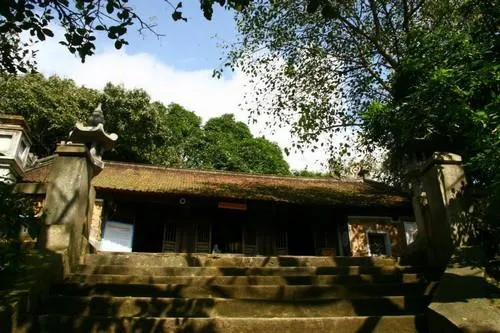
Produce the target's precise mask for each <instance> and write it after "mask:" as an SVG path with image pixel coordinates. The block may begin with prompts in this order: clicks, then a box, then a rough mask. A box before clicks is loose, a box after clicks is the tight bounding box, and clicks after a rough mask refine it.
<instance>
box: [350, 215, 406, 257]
mask: <svg viewBox="0 0 500 333" xmlns="http://www.w3.org/2000/svg"><path fill="white" fill-rule="evenodd" d="M348 229H349V241H350V243H351V252H352V255H353V256H368V255H369V250H368V238H367V232H385V233H387V235H388V236H389V241H390V249H391V254H390V255H392V256H396V257H399V256H401V255H402V254H403V251H404V249H405V248H406V239H405V232H404V224H403V223H402V222H399V221H397V222H393V221H392V220H391V219H390V218H384V217H375V218H364V217H350V218H349V223H348Z"/></svg>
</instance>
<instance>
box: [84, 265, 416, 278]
mask: <svg viewBox="0 0 500 333" xmlns="http://www.w3.org/2000/svg"><path fill="white" fill-rule="evenodd" d="M423 271H424V268H423V267H419V266H381V267H369V266H345V267H329V266H327V267H324V266H322V267H314V266H306V267H161V266H128V265H80V266H78V267H77V269H76V271H75V272H76V273H81V274H118V275H155V276H156V275H161V276H165V275H167V276H168V275H170V276H225V275H226V276H227V275H231V276H247V275H266V276H269V275H271V276H288V275H308V276H309V275H359V274H381V275H384V274H396V275H400V274H403V273H421V272H423Z"/></svg>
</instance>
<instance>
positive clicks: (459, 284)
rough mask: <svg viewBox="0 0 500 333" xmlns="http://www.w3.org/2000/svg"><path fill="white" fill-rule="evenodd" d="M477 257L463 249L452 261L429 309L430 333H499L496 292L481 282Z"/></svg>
mask: <svg viewBox="0 0 500 333" xmlns="http://www.w3.org/2000/svg"><path fill="white" fill-rule="evenodd" d="M478 254H479V256H481V254H480V251H478V250H477V249H473V248H465V249H459V251H457V252H456V254H455V255H454V256H453V257H452V260H451V263H450V265H449V267H448V268H447V269H446V270H445V272H444V275H443V277H442V279H441V281H440V284H439V287H438V288H437V290H436V294H435V296H434V298H433V300H432V303H431V304H430V305H429V327H430V328H431V331H432V332H477V333H487V332H500V288H498V287H497V286H495V285H493V284H490V283H488V281H487V280H486V279H485V273H484V269H483V268H481V265H482V264H483V263H484V260H481V258H478ZM481 257H482V256H481Z"/></svg>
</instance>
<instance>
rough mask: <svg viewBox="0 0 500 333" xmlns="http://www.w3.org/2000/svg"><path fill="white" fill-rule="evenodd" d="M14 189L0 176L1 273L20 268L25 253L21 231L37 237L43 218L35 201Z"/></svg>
mask: <svg viewBox="0 0 500 333" xmlns="http://www.w3.org/2000/svg"><path fill="white" fill-rule="evenodd" d="M12 190H13V184H10V183H8V182H6V179H3V178H2V177H0V275H1V273H4V272H15V271H17V270H18V269H19V268H20V264H22V259H23V254H24V251H23V248H22V240H21V232H22V231H24V230H26V231H27V233H28V234H29V235H30V236H32V237H35V236H36V235H37V234H38V229H39V225H40V219H41V216H39V215H37V211H36V210H35V201H34V200H32V199H31V198H28V197H26V196H25V195H23V194H19V193H13V191H12Z"/></svg>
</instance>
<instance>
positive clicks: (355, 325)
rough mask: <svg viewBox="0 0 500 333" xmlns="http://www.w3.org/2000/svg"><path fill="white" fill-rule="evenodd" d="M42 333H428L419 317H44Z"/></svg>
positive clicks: (421, 318) (42, 319)
mask: <svg viewBox="0 0 500 333" xmlns="http://www.w3.org/2000/svg"><path fill="white" fill-rule="evenodd" d="M41 323H42V324H41V326H42V327H43V328H44V331H45V332H81V333H84V332H85V333H115V332H120V333H136V332H164V333H181V332H183V333H187V332H190V333H222V332H231V333H257V332H258V333H261V332H262V333H267V332H269V333H283V332H287V333H304V332H342V333H383V332H398V333H415V332H427V331H426V328H425V319H424V318H423V317H422V316H383V317H361V316H360V317H338V318H137V317H135V318H113V317H83V318H82V317H70V316H43V317H42V318H41Z"/></svg>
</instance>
